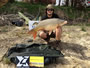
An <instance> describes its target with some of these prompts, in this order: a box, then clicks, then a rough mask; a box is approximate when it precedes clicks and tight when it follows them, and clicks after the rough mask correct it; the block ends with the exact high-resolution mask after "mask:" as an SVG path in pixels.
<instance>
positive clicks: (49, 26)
mask: <svg viewBox="0 0 90 68" xmlns="http://www.w3.org/2000/svg"><path fill="white" fill-rule="evenodd" d="M65 24H67V21H65V20H61V19H58V18H52V19H45V20H42V21H40V22H39V24H38V25H37V26H36V27H35V28H34V29H32V30H30V31H29V32H28V33H29V34H30V35H31V34H33V37H34V39H35V38H36V36H37V31H40V30H47V31H49V30H55V29H56V28H57V27H59V26H63V25H65Z"/></svg>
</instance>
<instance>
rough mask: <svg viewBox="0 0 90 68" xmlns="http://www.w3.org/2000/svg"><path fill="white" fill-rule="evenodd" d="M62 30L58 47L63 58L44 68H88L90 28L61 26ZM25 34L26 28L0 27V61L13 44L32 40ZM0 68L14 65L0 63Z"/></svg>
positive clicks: (89, 66) (11, 67)
mask: <svg viewBox="0 0 90 68" xmlns="http://www.w3.org/2000/svg"><path fill="white" fill-rule="evenodd" d="M62 29H63V33H62V38H61V40H62V43H61V44H60V46H61V47H62V51H61V52H62V53H63V54H64V57H63V58H61V57H60V58H58V60H57V62H56V63H54V64H50V65H48V66H45V68H90V27H89V26H84V27H81V26H63V27H62ZM27 32H28V27H27V26H23V27H16V26H4V27H0V60H1V59H2V57H3V55H4V54H5V53H6V52H7V50H8V48H10V47H13V46H15V44H21V43H26V44H27V40H29V39H31V38H32V37H30V36H29V35H28V34H27ZM52 40H53V39H51V41H52ZM0 68H15V65H14V64H5V62H3V61H1V62H0Z"/></svg>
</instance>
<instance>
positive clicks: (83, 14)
mask: <svg viewBox="0 0 90 68" xmlns="http://www.w3.org/2000/svg"><path fill="white" fill-rule="evenodd" d="M45 7H46V5H45V4H40V3H38V4H30V3H24V2H13V3H7V4H6V5H4V6H3V7H1V8H0V14H11V13H13V14H16V13H18V11H20V12H22V13H24V12H27V13H30V14H31V15H33V16H35V17H36V16H37V15H38V13H39V10H40V15H41V16H42V15H43V13H45ZM55 9H56V10H57V11H63V12H64V13H65V16H66V17H67V18H68V19H71V20H75V19H77V18H83V19H86V20H88V19H89V18H90V8H86V9H84V10H83V11H80V10H77V9H76V8H73V7H66V6H62V7H61V6H56V7H55ZM87 25H90V24H87Z"/></svg>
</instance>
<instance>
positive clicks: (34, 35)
mask: <svg viewBox="0 0 90 68" xmlns="http://www.w3.org/2000/svg"><path fill="white" fill-rule="evenodd" d="M33 37H34V40H35V38H36V37H37V32H36V31H35V32H34V33H33Z"/></svg>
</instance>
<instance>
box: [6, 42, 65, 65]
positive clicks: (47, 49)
mask: <svg viewBox="0 0 90 68" xmlns="http://www.w3.org/2000/svg"><path fill="white" fill-rule="evenodd" d="M6 56H7V57H8V58H9V59H10V61H11V62H13V63H15V62H16V60H15V57H16V56H44V57H45V59H44V61H45V64H49V63H52V62H53V61H54V62H55V60H56V58H58V57H63V54H62V53H61V52H60V51H58V50H56V49H54V48H52V47H51V46H49V45H48V44H35V43H31V44H29V45H26V44H16V46H14V47H12V48H10V49H9V50H8V53H7V54H6Z"/></svg>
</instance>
